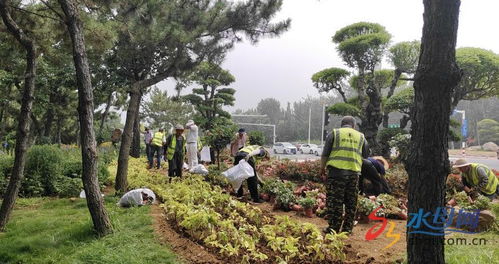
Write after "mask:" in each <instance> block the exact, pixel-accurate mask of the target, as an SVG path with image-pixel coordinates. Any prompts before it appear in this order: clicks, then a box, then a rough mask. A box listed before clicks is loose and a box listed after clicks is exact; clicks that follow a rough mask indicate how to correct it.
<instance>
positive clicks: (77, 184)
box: [57, 177, 83, 197]
mask: <svg viewBox="0 0 499 264" xmlns="http://www.w3.org/2000/svg"><path fill="white" fill-rule="evenodd" d="M57 190H58V196H59V197H78V195H79V194H80V191H81V190H83V182H82V181H81V179H80V178H68V177H61V178H60V179H59V181H57Z"/></svg>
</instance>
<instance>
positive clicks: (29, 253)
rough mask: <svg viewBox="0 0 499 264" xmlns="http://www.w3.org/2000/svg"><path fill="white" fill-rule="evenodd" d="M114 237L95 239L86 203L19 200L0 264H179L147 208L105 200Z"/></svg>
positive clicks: (0, 240)
mask: <svg viewBox="0 0 499 264" xmlns="http://www.w3.org/2000/svg"><path fill="white" fill-rule="evenodd" d="M105 200H106V208H107V210H108V213H109V214H110V217H111V220H112V223H113V227H114V231H115V232H114V233H113V234H111V235H108V236H106V237H104V238H101V239H98V238H97V237H96V236H95V235H94V233H93V231H92V224H91V220H90V215H89V213H88V209H87V207H86V203H85V200H83V199H78V200H77V201H70V200H69V199H49V198H31V199H19V200H18V203H17V207H16V209H15V210H14V213H13V215H12V217H11V221H10V223H9V224H8V225H7V232H5V233H0V263H106V264H107V263H179V261H178V260H177V259H176V257H175V255H174V254H173V253H172V252H171V251H170V250H169V249H168V248H167V247H166V246H163V245H161V244H159V242H158V241H157V240H156V238H155V235H154V231H153V227H152V219H151V217H150V216H149V211H150V207H148V206H146V207H142V208H130V209H122V208H118V207H117V206H116V205H115V203H116V201H117V198H114V197H106V199H105Z"/></svg>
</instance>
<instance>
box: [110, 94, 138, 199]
mask: <svg viewBox="0 0 499 264" xmlns="http://www.w3.org/2000/svg"><path fill="white" fill-rule="evenodd" d="M141 98H142V92H141V90H140V87H139V86H138V85H136V84H132V87H131V91H130V102H129V103H128V110H127V113H126V121H125V128H124V129H123V134H122V136H121V147H120V153H119V155H118V169H117V171H116V181H115V185H114V188H115V189H116V191H119V192H122V193H124V192H125V191H126V189H127V185H128V183H127V176H128V156H129V153H130V146H131V144H132V136H133V126H134V124H135V118H136V114H137V113H138V110H139V105H140V100H141Z"/></svg>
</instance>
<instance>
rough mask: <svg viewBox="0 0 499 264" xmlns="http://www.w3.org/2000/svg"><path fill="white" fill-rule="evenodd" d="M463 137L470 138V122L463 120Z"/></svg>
mask: <svg viewBox="0 0 499 264" xmlns="http://www.w3.org/2000/svg"><path fill="white" fill-rule="evenodd" d="M461 136H463V138H467V137H468V120H466V119H465V120H463V124H462V125H461Z"/></svg>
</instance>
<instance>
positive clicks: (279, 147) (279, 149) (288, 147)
mask: <svg viewBox="0 0 499 264" xmlns="http://www.w3.org/2000/svg"><path fill="white" fill-rule="evenodd" d="M272 151H273V152H274V153H275V154H278V153H282V154H296V152H297V151H296V147H295V146H293V144H291V143H289V142H277V143H275V144H274V146H272Z"/></svg>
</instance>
